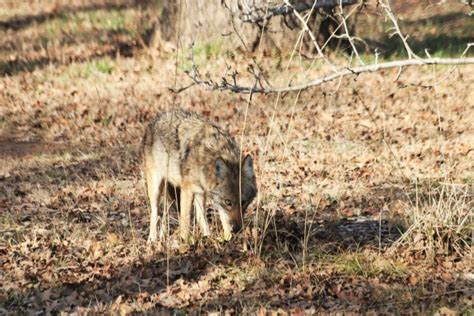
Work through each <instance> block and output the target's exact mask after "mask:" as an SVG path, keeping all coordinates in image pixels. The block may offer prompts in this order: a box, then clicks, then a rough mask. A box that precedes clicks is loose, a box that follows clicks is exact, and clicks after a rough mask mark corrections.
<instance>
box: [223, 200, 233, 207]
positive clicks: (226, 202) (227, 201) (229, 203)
mask: <svg viewBox="0 0 474 316" xmlns="http://www.w3.org/2000/svg"><path fill="white" fill-rule="evenodd" d="M224 203H225V205H227V206H231V205H232V203H231V202H230V200H225V201H224Z"/></svg>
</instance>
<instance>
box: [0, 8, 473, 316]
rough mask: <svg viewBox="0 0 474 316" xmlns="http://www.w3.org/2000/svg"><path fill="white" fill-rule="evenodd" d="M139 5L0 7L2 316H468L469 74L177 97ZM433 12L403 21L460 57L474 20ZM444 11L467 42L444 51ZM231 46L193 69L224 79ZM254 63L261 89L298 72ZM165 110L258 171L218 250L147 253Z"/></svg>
mask: <svg viewBox="0 0 474 316" xmlns="http://www.w3.org/2000/svg"><path fill="white" fill-rule="evenodd" d="M406 2H407V3H409V2H410V1H406ZM137 3H139V2H135V1H111V2H103V1H69V2H66V1H50V2H48V4H47V5H45V4H44V3H43V2H32V3H30V2H26V1H25V2H20V3H17V2H16V1H4V2H3V3H2V4H1V5H0V113H1V115H0V211H1V212H0V223H1V227H0V232H1V234H0V266H1V272H0V284H1V288H0V313H15V312H17V313H33V312H35V313H37V312H38V313H50V312H52V313H57V312H73V311H76V312H80V313H86V312H112V313H118V312H120V313H129V312H149V313H152V312H157V311H162V312H169V313H174V312H178V311H179V310H183V311H188V312H190V311H191V312H196V313H198V312H230V313H232V312H234V313H240V312H249V313H254V312H260V313H265V312H270V311H280V312H282V313H284V312H293V313H300V312H306V313H315V312H323V313H330V312H354V313H362V312H370V313H373V314H375V313H377V314H378V313H401V312H402V313H403V312H405V311H406V312H407V313H435V312H438V313H441V314H443V313H444V314H449V313H466V314H469V313H472V311H473V309H472V308H473V307H472V304H473V301H472V297H473V289H474V284H473V282H474V275H473V271H472V262H471V260H472V228H473V224H472V206H473V200H472V196H473V179H474V168H473V161H474V129H473V123H472V122H473V120H474V102H473V100H474V91H473V89H471V88H470V87H471V86H472V84H473V83H474V67H473V66H462V67H458V68H456V69H452V68H450V67H441V66H439V67H436V68H433V67H425V68H410V69H405V70H404V72H403V73H402V75H401V76H400V77H398V76H397V74H398V70H397V69H394V70H388V71H383V72H379V73H375V74H366V75H360V76H358V77H357V78H346V79H344V80H343V81H342V82H340V83H339V82H335V83H329V84H326V85H323V86H320V87H317V88H314V89H310V90H306V91H303V92H301V93H299V94H297V93H293V94H283V95H281V96H277V95H254V96H253V97H252V99H251V100H250V99H249V96H247V95H239V94H232V93H230V92H216V91H209V90H206V89H203V88H201V87H198V86H194V87H191V88H189V89H186V90H185V91H183V92H181V93H178V94H177V93H174V92H172V91H171V89H170V88H173V87H181V86H186V85H188V84H189V78H187V76H186V75H185V74H184V73H183V71H182V70H186V69H188V68H189V60H186V59H185V58H182V59H178V60H179V63H178V65H177V67H176V64H175V56H176V55H175V54H174V53H173V51H171V52H162V53H160V54H154V53H151V52H149V51H148V50H147V49H146V48H145V47H144V46H143V34H144V33H145V32H144V29H146V28H147V27H149V26H150V24H151V23H148V22H147V21H149V19H148V18H149V16H150V12H149V11H147V10H149V9H147V8H141V7H140V6H139V5H137ZM450 9H452V7H451V8H450ZM399 10H400V12H401V13H400V14H402V13H403V12H404V10H407V9H406V7H403V6H401V7H400V8H399ZM436 10H438V11H436V12H435V13H436V14H433V15H431V16H428V17H425V16H423V17H421V16H420V18H419V19H414V18H413V16H412V17H411V20H410V16H409V15H408V17H407V18H406V20H405V22H404V23H405V24H404V25H405V27H407V28H413V29H410V30H411V31H412V32H413V34H414V38H415V39H416V42H417V43H419V44H420V45H422V44H423V43H424V42H423V41H425V42H426V41H428V40H427V38H426V37H425V38H423V37H422V36H421V35H420V34H421V33H422V32H421V31H419V30H418V31H419V32H418V31H417V30H415V29H414V28H415V24H416V23H415V22H413V21H418V22H419V21H422V22H420V23H419V24H420V25H421V26H420V25H418V24H417V25H418V26H419V27H422V29H421V30H424V31H426V32H427V33H428V34H430V35H429V36H431V37H432V39H431V40H430V41H428V42H427V43H428V44H431V46H432V49H433V50H434V51H431V53H433V54H437V56H451V55H450V54H458V53H460V52H462V51H463V49H462V48H461V46H460V43H461V42H462V43H463V45H464V44H465V43H467V42H469V41H471V42H472V39H473V38H474V34H473V28H472V27H471V28H469V27H467V26H466V25H468V26H469V25H470V26H472V17H469V16H467V15H466V14H465V12H464V11H463V10H464V9H462V10H458V11H456V12H455V13H453V12H451V11H449V10H448V12H447V13H443V11H439V10H441V9H438V7H436ZM453 10H454V9H453ZM411 12H412V13H413V12H418V11H411ZM426 12H430V11H429V10H428V11H423V14H427V13H426ZM417 14H422V13H420V12H418V13H417ZM453 14H454V15H453ZM451 16H456V17H458V19H456V23H458V24H459V23H460V24H459V25H457V24H456V27H455V28H454V29H455V30H456V31H458V30H459V29H460V28H461V26H463V27H465V29H462V30H461V32H462V34H458V35H456V33H455V32H454V31H453V34H454V35H453V34H451V36H450V37H449V38H448V37H447V35H446V34H445V33H443V32H445V28H448V29H449V26H450V25H451V26H452V23H453V22H452V19H450V18H449V17H451ZM459 21H464V22H463V23H461V22H459ZM369 22H370V21H369ZM443 23H445V24H443ZM446 23H447V24H446ZM443 26H444V27H443ZM469 30H470V31H469ZM417 32H418V33H417ZM469 32H470V33H469ZM372 40H373V41H376V39H372ZM377 40H378V41H380V42H383V41H384V40H386V38H383V37H380V38H379V39H377ZM439 43H449V45H446V46H444V47H445V48H446V47H447V48H446V50H442V49H441V48H442V47H443V45H441V44H439ZM456 45H457V46H456ZM384 47H386V48H387V50H390V46H389V45H385V46H384ZM198 48H199V47H198ZM224 49H225V48H221V47H220V46H219V47H215V46H212V45H210V46H209V45H208V46H204V47H201V48H200V49H198V52H199V53H198V55H199V54H200V55H199V56H197V59H198V61H199V65H200V66H201V67H203V70H202V73H204V72H205V71H209V72H211V73H213V74H219V71H220V70H223V69H225V63H224V62H223V61H222V60H221V59H219V57H220V56H221V55H225V54H224V52H223V50H224ZM391 54H392V53H390V54H387V56H386V57H385V58H393V56H397V55H396V50H395V52H393V54H395V55H391ZM249 57H253V58H260V61H261V63H262V64H263V65H264V66H265V67H266V69H271V70H270V71H269V75H275V74H286V73H288V74H290V73H299V72H300V71H301V67H306V68H305V69H308V68H307V66H308V65H309V62H308V61H305V60H303V61H300V62H298V63H297V62H294V63H290V64H289V66H288V68H286V64H285V60H286V58H287V57H281V58H280V59H279V60H277V59H278V58H276V57H271V56H270V57H268V58H264V57H262V56H257V57H255V56H253V55H251V56H245V54H244V56H237V57H235V56H234V57H233V58H234V59H233V60H232V63H233V65H236V67H239V64H240V67H241V68H242V69H245V67H246V65H247V64H246V63H250V62H252V61H251V60H252V58H249ZM282 60H283V61H282ZM322 68H323V67H309V70H307V71H306V72H305V73H304V75H306V76H308V77H311V76H312V75H316V74H318V71H321V70H324V69H322ZM176 70H177V71H176ZM275 78H277V79H278V78H280V79H282V81H281V82H284V81H285V80H288V78H289V76H288V77H285V76H284V75H282V76H278V75H277V76H275ZM299 79H301V78H299ZM277 83H278V84H279V83H280V82H278V81H277ZM430 85H432V86H430ZM175 106H179V107H182V108H185V109H187V110H191V111H195V112H197V113H200V114H202V115H204V116H206V117H208V118H209V119H210V120H212V121H214V122H216V123H217V124H219V125H220V126H222V127H223V128H225V129H226V130H227V131H229V133H230V134H232V135H234V137H235V139H236V140H237V141H238V142H239V143H241V146H242V148H243V149H244V150H245V152H248V153H250V154H252V155H253V157H254V163H255V167H256V173H257V181H258V188H259V194H258V197H257V199H256V201H255V202H254V203H253V204H252V205H251V206H250V208H249V210H248V212H247V214H246V227H245V229H244V231H243V232H242V233H240V234H239V235H237V236H234V238H233V239H232V240H231V241H229V242H224V241H222V240H221V239H220V238H219V234H220V227H219V225H214V224H213V225H212V228H213V236H212V237H210V238H209V239H205V240H204V239H199V238H198V237H196V240H195V242H194V244H191V245H189V246H188V247H171V246H169V247H168V246H166V245H165V247H164V248H163V247H158V246H156V245H148V244H147V243H146V238H147V234H148V206H147V201H146V194H145V190H144V182H143V179H142V175H141V164H140V163H141V160H140V151H139V148H140V142H141V137H142V135H143V133H144V130H145V126H146V124H147V123H148V122H149V121H150V120H151V119H152V118H153V117H154V116H155V115H156V114H157V113H159V112H161V111H163V110H166V109H170V108H172V107H175ZM172 215H173V218H175V217H176V215H175V214H172ZM211 220H213V218H211ZM213 222H215V221H213ZM171 226H172V229H171V233H172V234H173V235H172V236H171V240H177V235H176V234H175V229H174V227H175V226H176V221H172V222H171ZM196 236H199V235H198V234H196ZM170 244H171V243H170Z"/></svg>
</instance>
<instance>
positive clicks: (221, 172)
mask: <svg viewBox="0 0 474 316" xmlns="http://www.w3.org/2000/svg"><path fill="white" fill-rule="evenodd" d="M226 173H227V165H226V164H225V161H224V160H223V159H222V158H217V160H216V177H217V178H218V179H221V180H222V179H225V175H226Z"/></svg>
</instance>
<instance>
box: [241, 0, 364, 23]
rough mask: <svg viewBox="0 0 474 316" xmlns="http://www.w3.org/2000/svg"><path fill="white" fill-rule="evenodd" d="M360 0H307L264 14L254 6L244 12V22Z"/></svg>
mask: <svg viewBox="0 0 474 316" xmlns="http://www.w3.org/2000/svg"><path fill="white" fill-rule="evenodd" d="M357 1H358V0H315V1H314V0H313V1H306V2H301V3H295V4H293V5H289V4H288V3H286V5H283V6H278V7H274V8H270V9H268V10H267V11H268V12H267V13H266V14H264V15H263V16H260V15H258V12H260V11H262V10H260V9H259V8H252V9H251V10H250V11H249V12H246V13H244V14H243V16H244V18H243V19H242V22H244V23H258V22H262V21H265V20H269V19H271V18H272V17H274V16H277V15H287V14H290V13H294V12H304V11H307V10H310V9H313V10H314V9H321V8H334V7H336V6H339V5H342V6H347V5H351V4H354V3H356V2H357ZM285 2H286V1H285Z"/></svg>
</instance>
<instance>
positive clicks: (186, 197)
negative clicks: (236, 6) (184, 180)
mask: <svg viewBox="0 0 474 316" xmlns="http://www.w3.org/2000/svg"><path fill="white" fill-rule="evenodd" d="M192 205H193V192H192V190H191V186H190V185H186V184H183V185H182V186H181V203H180V214H179V234H180V236H181V238H182V239H183V240H184V241H187V240H188V236H189V226H190V225H191V208H192Z"/></svg>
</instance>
